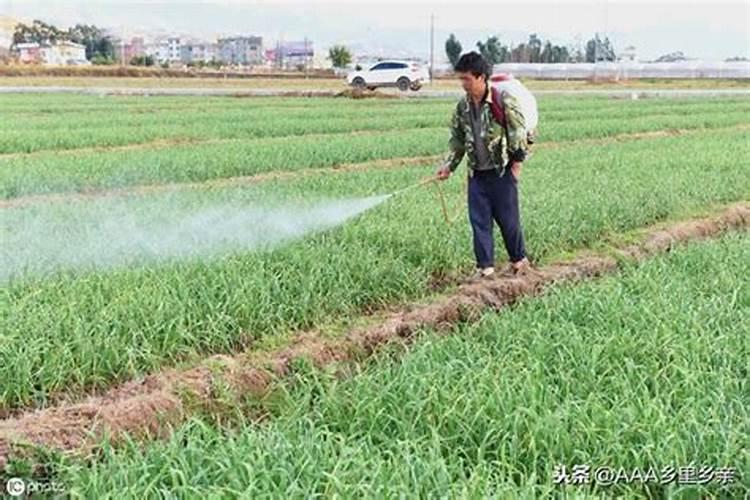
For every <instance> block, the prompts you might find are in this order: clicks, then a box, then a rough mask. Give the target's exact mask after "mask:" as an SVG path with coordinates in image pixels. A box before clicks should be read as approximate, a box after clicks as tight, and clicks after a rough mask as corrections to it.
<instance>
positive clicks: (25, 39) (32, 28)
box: [13, 19, 66, 45]
mask: <svg viewBox="0 0 750 500" xmlns="http://www.w3.org/2000/svg"><path fill="white" fill-rule="evenodd" d="M65 38H66V33H65V32H64V31H62V30H60V29H58V28H57V27H56V26H53V25H51V24H47V23H45V22H44V21H40V20H39V19H34V21H33V22H32V23H31V25H27V24H23V23H18V24H16V27H15V29H14V30H13V45H17V44H19V43H38V44H49V43H55V42H57V41H58V40H64V39H65Z"/></svg>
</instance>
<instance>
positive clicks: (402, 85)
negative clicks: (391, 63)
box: [396, 76, 411, 92]
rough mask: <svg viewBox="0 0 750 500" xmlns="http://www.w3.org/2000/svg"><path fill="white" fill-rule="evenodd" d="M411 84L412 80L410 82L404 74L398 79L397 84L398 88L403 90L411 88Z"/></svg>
mask: <svg viewBox="0 0 750 500" xmlns="http://www.w3.org/2000/svg"><path fill="white" fill-rule="evenodd" d="M410 85H411V82H409V79H408V78H406V77H405V76H402V77H401V78H399V79H398V80H397V81H396V86H398V89H399V90H400V91H402V92H406V91H407V90H409V86H410Z"/></svg>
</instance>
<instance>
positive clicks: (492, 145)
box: [437, 52, 537, 278]
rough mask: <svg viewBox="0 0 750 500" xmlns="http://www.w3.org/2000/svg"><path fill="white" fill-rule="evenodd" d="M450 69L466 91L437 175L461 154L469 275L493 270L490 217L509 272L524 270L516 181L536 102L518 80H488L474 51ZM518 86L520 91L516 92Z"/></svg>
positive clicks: (452, 168)
mask: <svg viewBox="0 0 750 500" xmlns="http://www.w3.org/2000/svg"><path fill="white" fill-rule="evenodd" d="M455 71H456V73H457V75H458V78H459V79H460V80H461V86H462V87H463V89H464V90H465V91H466V95H465V96H463V97H461V99H460V100H459V101H458V103H457V104H456V107H455V110H454V112H453V116H452V120H451V126H450V140H449V144H450V153H449V154H448V155H447V156H446V158H445V160H444V162H443V164H442V165H441V166H440V168H438V171H437V178H438V179H439V180H445V179H447V178H449V177H450V176H451V174H452V173H453V172H454V171H455V170H456V168H457V167H458V165H459V163H461V160H462V159H463V157H464V156H466V160H467V165H468V166H467V170H468V176H469V178H468V204H469V221H470V222H471V229H472V232H473V246H474V255H475V258H476V267H477V271H476V274H475V276H474V277H475V278H482V277H486V276H491V275H492V274H493V273H494V272H495V268H494V261H495V258H494V240H493V234H492V232H493V220H494V221H495V222H496V223H497V224H498V225H499V226H500V232H501V233H502V236H503V241H504V243H505V249H506V251H507V252H508V256H509V257H510V262H511V270H512V272H513V273H514V274H523V273H526V272H528V271H529V270H530V269H531V263H530V262H529V259H528V258H527V256H526V248H525V246H524V238H523V230H522V228H521V218H520V210H519V202H518V181H519V179H520V177H521V165H522V162H523V161H524V160H525V159H526V157H527V155H528V151H529V148H528V146H529V144H531V143H532V142H533V140H534V137H533V133H534V132H533V129H534V128H535V127H536V119H537V116H536V102H535V101H533V96H531V94H530V93H528V91H526V89H525V87H523V86H522V85H521V84H520V82H518V81H515V80H510V81H502V80H505V79H504V78H503V77H500V78H497V81H498V83H494V81H491V80H490V73H491V66H490V64H489V63H488V62H487V61H486V60H485V59H484V58H483V57H482V56H481V55H480V54H478V53H477V52H469V53H467V54H464V55H462V56H461V58H460V59H459V60H458V63H457V64H456V66H455ZM492 80H495V78H493V79H492ZM513 85H515V86H516V87H515V88H513V87H512V86H513ZM519 86H520V89H521V90H522V92H517V90H518V89H519ZM524 92H525V93H524ZM519 96H520V98H519ZM529 97H530V98H531V101H532V102H529V99H528V98H529ZM522 99H523V101H525V102H522ZM526 115H533V116H526ZM529 118H531V120H528V119H529ZM529 121H532V122H533V123H528V122H529ZM529 125H531V126H529Z"/></svg>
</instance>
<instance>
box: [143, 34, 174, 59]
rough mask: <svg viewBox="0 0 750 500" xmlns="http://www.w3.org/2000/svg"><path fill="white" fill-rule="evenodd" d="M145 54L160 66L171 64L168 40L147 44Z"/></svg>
mask: <svg viewBox="0 0 750 500" xmlns="http://www.w3.org/2000/svg"><path fill="white" fill-rule="evenodd" d="M144 52H145V53H146V55H147V56H151V57H153V58H154V61H156V62H158V63H160V64H161V63H168V62H169V44H167V42H166V40H162V41H158V42H155V43H149V44H147V45H146V46H145V47H144Z"/></svg>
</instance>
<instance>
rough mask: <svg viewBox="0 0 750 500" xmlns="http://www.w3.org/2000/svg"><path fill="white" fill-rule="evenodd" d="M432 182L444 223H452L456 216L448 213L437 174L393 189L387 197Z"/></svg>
mask: <svg viewBox="0 0 750 500" xmlns="http://www.w3.org/2000/svg"><path fill="white" fill-rule="evenodd" d="M433 182H434V183H435V184H436V186H437V193H438V198H439V199H440V208H441V210H442V212H443V217H444V218H445V223H446V224H452V223H453V221H454V220H455V219H456V217H453V218H451V217H450V216H449V215H448V206H447V204H446V203H445V194H444V193H443V188H442V186H441V185H440V178H439V177H437V176H434V175H431V176H429V177H425V178H424V179H422V180H420V181H419V182H417V183H415V184H412V185H411V186H407V187H405V188H403V189H399V190H398V191H394V192H393V193H391V194H390V195H388V197H389V198H391V197H393V196H398V195H400V194H403V193H405V192H407V191H411V190H412V189H414V188H417V187H420V186H426V185H427V184H431V183H433Z"/></svg>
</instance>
